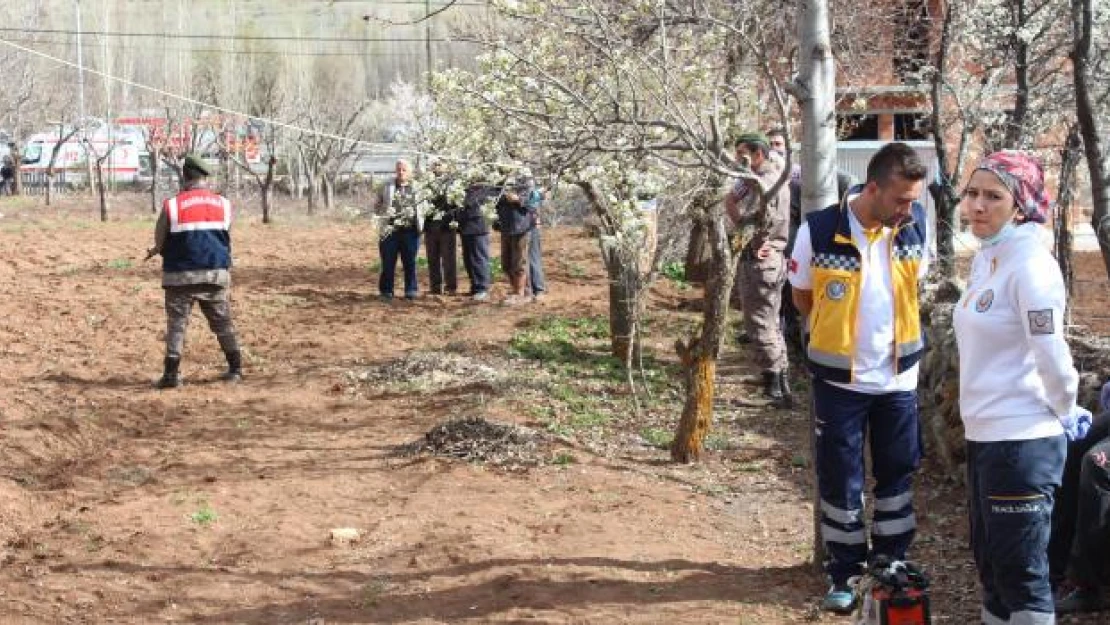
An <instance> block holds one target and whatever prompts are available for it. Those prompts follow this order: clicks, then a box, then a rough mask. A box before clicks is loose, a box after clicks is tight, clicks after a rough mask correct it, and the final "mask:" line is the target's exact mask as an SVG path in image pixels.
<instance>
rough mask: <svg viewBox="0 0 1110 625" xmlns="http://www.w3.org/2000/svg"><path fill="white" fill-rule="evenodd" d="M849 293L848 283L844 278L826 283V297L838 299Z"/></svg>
mask: <svg viewBox="0 0 1110 625" xmlns="http://www.w3.org/2000/svg"><path fill="white" fill-rule="evenodd" d="M847 293H848V285H847V284H845V283H844V281H843V280H833V281H831V282H829V283H828V284H826V285H825V297H827V298H829V299H831V300H833V301H837V300H842V299H844V296H845V295H846V294H847Z"/></svg>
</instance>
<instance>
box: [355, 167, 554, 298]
mask: <svg viewBox="0 0 1110 625" xmlns="http://www.w3.org/2000/svg"><path fill="white" fill-rule="evenodd" d="M394 173H395V175H394V177H393V178H392V179H390V180H389V181H387V182H386V183H385V184H384V185H383V186H382V190H381V192H380V194H379V195H378V199H377V205H376V206H375V207H374V213H375V215H376V216H377V217H378V219H379V230H378V232H379V238H378V251H379V253H380V256H381V274H380V276H379V279H378V294H379V298H380V299H381V300H382V301H391V300H392V299H393V295H394V274H395V272H396V268H397V260H398V257H399V258H400V261H401V266H402V270H403V275H404V297H405V299H406V300H413V299H416V297H417V296H418V295H419V293H420V288H419V285H418V281H417V272H416V259H417V255H418V253H419V251H420V250H419V248H420V239H421V237H422V236H423V238H424V242H425V254H426V256H427V260H428V279H429V282H430V285H429V292H430V293H431V294H433V295H455V294H457V293H458V288H459V283H458V268H457V267H458V263H457V253H458V247H459V245H460V244H461V247H462V257H463V267H464V268H465V270H466V274H467V277H468V279H469V281H470V290H469V293H468V295H469V296H470V297H471V299H473V300H475V301H486V300H488V299H489V297H490V295H489V293H490V287H491V282H492V273H493V271H492V266H491V262H492V258H491V256H490V236H491V230H497V231H499V232H500V235H501V257H500V260H501V267H502V269H503V271H504V273H505V275H506V277H507V278H508V282H509V289H508V295H507V296H506V297H505V299H504V300H503V303H504V304H507V305H514V304H522V303H526V302H533V301H540V300H542V299H543V297H544V293H545V289H546V284H545V282H544V273H543V258H542V248H541V244H540V215H539V211H540V207H541V206H542V204H543V199H544V197H543V192H542V191H541V190H540V189H539V188H538V187H537V186H536V184H535V181H534V180H533V179H532V178H531V177H528V176H521V177H518V178H516V179H514V180H512V181H510V182H508V183H507V184H501V185H494V184H472V185H469V186H468V187H467V188H466V191H465V195H464V196H463V198H462V200H461V202H460V201H457V200H456V201H452V195H451V194H450V193H449V192H448V189H449V185H448V184H446V182H447V181H446V180H440V181H438V182H439V184H436V185H434V186H433V187H432V188H434V189H435V192H434V197H433V198H432V199H431V202H430V203H431V206H432V208H431V210H429V211H428V212H427V214H425V212H424V211H423V210H422V209H421V206H422V205H423V203H422V202H420V201H419V200H418V198H417V197H416V196H417V189H416V185H415V183H414V181H413V171H412V165H411V164H410V163H409V162H408V161H406V160H399V161H397V165H396V169H395V172H394ZM491 205H492V207H493V209H494V215H495V217H494V218H493V219H492V220H491V219H490V218H489V217H487V210H486V208H487V207H488V206H491ZM456 237H457V238H456Z"/></svg>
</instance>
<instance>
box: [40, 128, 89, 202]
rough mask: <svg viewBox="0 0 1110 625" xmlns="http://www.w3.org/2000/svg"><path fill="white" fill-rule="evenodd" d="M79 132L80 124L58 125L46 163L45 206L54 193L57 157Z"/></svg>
mask: <svg viewBox="0 0 1110 625" xmlns="http://www.w3.org/2000/svg"><path fill="white" fill-rule="evenodd" d="M80 131H81V123H80V122H78V123H76V124H72V125H69V126H68V127H67V126H66V124H65V123H63V122H59V123H58V138H57V143H55V144H54V147H53V148H51V150H50V160H49V161H48V162H47V163H46V205H47V206H50V201H51V197H52V195H53V193H54V174H55V168H54V167H55V164H56V163H57V161H58V155H59V154H61V152H62V149H63V148H65V144H66V143H68V142H69V141H70V140H71V139H73V137H74V136H76V135H77V133H78V132H80Z"/></svg>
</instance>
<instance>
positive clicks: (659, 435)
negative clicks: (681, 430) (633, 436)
mask: <svg viewBox="0 0 1110 625" xmlns="http://www.w3.org/2000/svg"><path fill="white" fill-rule="evenodd" d="M640 438H642V439H644V440H645V441H647V442H648V443H649V444H650V445H651V446H652V447H658V448H659V449H668V448H670V446H671V443H673V442H674V432H671V431H668V430H664V429H663V428H644V429H642V430H640Z"/></svg>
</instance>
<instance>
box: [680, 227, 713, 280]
mask: <svg viewBox="0 0 1110 625" xmlns="http://www.w3.org/2000/svg"><path fill="white" fill-rule="evenodd" d="M711 255H712V252H711V251H710V250H709V235H708V229H707V228H706V227H705V224H704V223H703V222H701V221H695V222H694V225H693V227H692V228H691V229H690V245H689V247H687V248H686V267H685V269H686V281H687V282H695V283H704V282H705V280H706V278H708V277H709V258H710V256H711Z"/></svg>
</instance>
